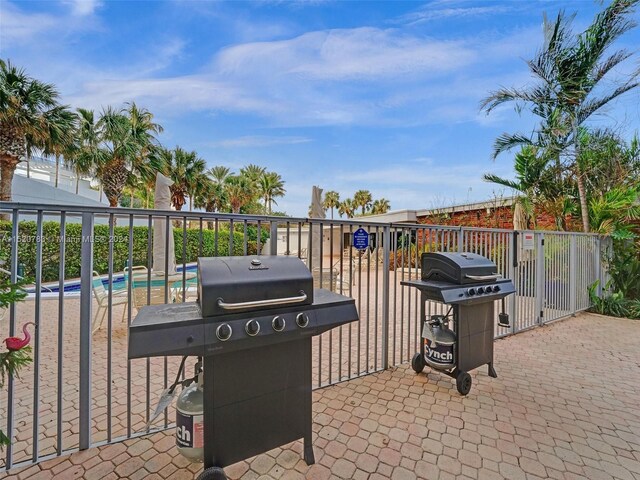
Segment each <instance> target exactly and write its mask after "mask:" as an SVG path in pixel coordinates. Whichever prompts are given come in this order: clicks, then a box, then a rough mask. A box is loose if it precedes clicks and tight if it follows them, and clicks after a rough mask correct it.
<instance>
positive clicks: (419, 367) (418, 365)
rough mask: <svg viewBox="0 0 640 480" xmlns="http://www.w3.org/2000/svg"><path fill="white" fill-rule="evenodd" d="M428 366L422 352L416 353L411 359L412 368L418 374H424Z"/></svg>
mask: <svg viewBox="0 0 640 480" xmlns="http://www.w3.org/2000/svg"><path fill="white" fill-rule="evenodd" d="M426 365H427V364H426V363H425V361H424V357H423V356H422V354H421V353H420V352H418V353H416V354H415V355H414V356H413V358H412V359H411V368H413V371H414V372H416V373H420V372H422V371H423V370H424V367H425V366H426Z"/></svg>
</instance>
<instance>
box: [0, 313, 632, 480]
mask: <svg viewBox="0 0 640 480" xmlns="http://www.w3.org/2000/svg"><path fill="white" fill-rule="evenodd" d="M495 350H496V362H495V363H496V370H497V371H498V375H499V377H498V378H497V379H492V378H489V377H488V376H487V375H486V371H485V369H479V370H476V371H474V372H472V376H473V382H474V385H473V388H472V390H471V393H470V394H469V395H468V396H467V397H461V396H460V395H459V394H458V393H457V391H456V389H455V387H454V386H453V381H452V380H451V379H450V378H449V377H446V376H443V375H439V374H437V373H433V372H429V374H428V375H424V374H422V375H416V374H415V373H413V371H412V370H411V369H410V367H408V366H406V365H403V366H401V367H398V368H393V369H390V370H387V371H384V372H381V373H376V374H372V375H368V376H365V377H361V378H358V379H355V380H351V381H348V382H344V383H341V384H338V385H335V386H331V387H327V388H324V389H321V390H317V391H315V392H314V397H313V398H314V426H313V427H314V432H315V435H314V448H315V455H316V461H317V463H316V465H314V466H311V467H308V466H307V465H306V464H305V463H304V462H303V461H302V460H301V458H300V454H301V447H302V445H301V442H294V443H292V444H290V445H287V446H285V447H283V448H278V449H275V450H273V451H270V452H268V453H266V454H263V455H259V456H257V457H255V458H252V459H248V460H247V461H243V462H240V463H238V464H235V465H233V466H230V467H228V468H227V469H226V471H227V474H228V475H229V477H230V478H231V479H246V480H250V479H257V478H261V479H329V478H336V479H354V480H365V479H369V480H378V479H389V478H390V479H392V480H404V479H416V478H423V479H436V478H437V479H440V480H449V479H501V478H506V479H509V480H520V479H522V480H534V479H542V478H554V479H567V480H570V479H588V480H591V479H607V480H613V479H620V480H640V407H639V400H640V368H639V367H640V363H639V358H640V356H639V355H640V354H639V352H640V322H638V321H633V320H625V319H615V318H609V317H603V316H599V315H593V314H580V315H578V316H577V317H574V318H568V319H566V320H563V321H559V322H555V323H553V324H550V325H547V326H544V327H540V328H536V329H533V330H529V331H526V332H523V333H520V334H518V335H514V336H510V337H507V338H503V339H500V340H497V341H496V344H495ZM172 433H173V432H172V431H169V432H162V433H156V434H153V435H148V436H145V437H141V438H137V439H131V440H128V441H126V442H123V443H117V444H113V445H108V446H104V447H100V448H92V449H89V450H86V451H83V452H78V453H74V454H72V455H70V456H65V457H60V458H56V459H54V460H50V461H45V462H43V463H41V464H39V465H34V466H29V467H25V468H23V469H21V470H13V471H11V472H10V474H5V475H4V476H2V475H0V478H11V479H20V480H22V479H32V480H41V479H52V478H55V479H57V480H66V479H74V478H85V479H89V480H92V479H96V480H97V479H100V480H112V479H119V478H121V479H132V480H135V479H149V480H154V479H192V478H195V475H194V473H196V472H198V471H199V469H200V468H201V466H199V465H197V464H189V463H188V462H187V461H186V460H185V459H183V458H182V457H181V456H180V455H179V454H178V453H177V451H176V449H175V448H174V438H173V436H172Z"/></svg>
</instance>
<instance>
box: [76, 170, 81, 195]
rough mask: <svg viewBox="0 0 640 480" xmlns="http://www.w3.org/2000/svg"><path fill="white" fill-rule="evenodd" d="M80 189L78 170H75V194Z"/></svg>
mask: <svg viewBox="0 0 640 480" xmlns="http://www.w3.org/2000/svg"><path fill="white" fill-rule="evenodd" d="M79 191H80V172H78V171H76V195H78V192H79Z"/></svg>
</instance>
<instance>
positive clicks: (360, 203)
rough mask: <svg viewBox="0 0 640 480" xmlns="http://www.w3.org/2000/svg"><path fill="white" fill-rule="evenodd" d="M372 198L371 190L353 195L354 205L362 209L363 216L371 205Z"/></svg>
mask: <svg viewBox="0 0 640 480" xmlns="http://www.w3.org/2000/svg"><path fill="white" fill-rule="evenodd" d="M371 201H372V197H371V192H370V191H369V190H358V191H357V192H356V193H354V194H353V203H354V204H355V206H356V207H361V208H362V215H364V214H365V213H366V210H367V207H369V205H371Z"/></svg>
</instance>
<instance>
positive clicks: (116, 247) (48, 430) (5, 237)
mask: <svg viewBox="0 0 640 480" xmlns="http://www.w3.org/2000/svg"><path fill="white" fill-rule="evenodd" d="M0 213H1V214H3V215H4V217H5V218H6V220H5V221H0V236H1V238H0V240H2V241H1V242H0V261H3V262H4V265H1V267H2V269H1V270H2V271H4V272H5V274H7V275H9V276H10V279H11V280H12V281H14V282H15V281H17V280H19V279H20V278H21V277H23V276H24V277H26V278H27V279H28V281H29V282H30V286H29V291H30V294H29V297H28V298H27V300H26V301H24V302H20V303H17V304H13V305H10V306H9V308H8V311H6V312H3V314H2V319H1V320H0V332H1V335H2V338H4V337H6V336H9V335H15V334H16V333H17V329H18V328H19V327H20V326H21V325H23V324H24V323H25V322H27V321H32V322H35V323H36V325H37V328H36V330H35V335H34V338H33V341H32V346H33V357H34V361H33V364H32V365H30V366H29V367H27V368H25V369H24V370H23V373H22V375H21V378H20V379H15V378H9V379H8V381H7V383H6V386H5V387H6V388H5V389H4V390H3V391H1V392H0V419H2V422H3V424H2V428H3V429H4V431H5V433H6V434H7V435H8V436H9V437H10V438H12V439H13V443H12V445H11V446H10V447H8V448H7V449H6V452H5V458H4V465H3V468H4V469H9V468H13V467H15V466H18V465H22V464H25V463H31V462H38V461H41V460H43V459H46V458H50V457H52V456H58V455H62V454H65V453H68V452H72V451H74V450H78V449H86V448H89V447H92V446H96V445H100V444H103V443H111V442H117V441H120V440H122V439H126V438H131V437H134V436H138V435H143V434H146V433H148V432H149V431H155V430H160V429H164V428H168V427H169V426H170V425H171V424H172V419H170V418H169V417H168V416H167V415H166V414H165V415H164V416H163V417H161V418H159V419H158V420H157V421H155V422H154V423H153V424H152V425H151V426H150V427H149V428H148V427H147V422H148V420H149V416H150V414H151V412H152V411H153V409H154V407H155V402H156V401H157V399H158V397H159V395H160V392H161V391H162V390H163V389H164V388H166V387H167V385H168V381H169V378H170V377H171V376H172V375H174V374H175V372H176V370H177V359H174V358H157V359H141V360H133V361H129V360H128V359H127V325H128V324H129V323H130V322H131V320H132V318H134V317H135V315H136V311H137V309H138V308H140V307H141V306H143V305H147V304H154V303H171V302H188V301H193V300H194V299H195V295H196V282H197V279H196V278H195V273H194V271H195V263H194V262H195V260H196V258H197V257H198V256H211V255H247V254H249V255H254V254H255V255H295V256H297V257H299V258H301V259H302V260H303V261H304V262H305V263H306V264H307V266H308V267H309V269H310V271H311V272H312V275H313V278H314V284H315V286H316V287H322V288H328V289H331V290H333V291H336V292H339V293H343V294H345V295H349V296H352V297H353V298H355V299H356V305H357V307H358V311H359V313H360V322H356V323H354V324H350V325H345V326H342V327H340V328H337V329H334V330H332V331H330V332H327V333H325V334H323V335H322V336H320V337H317V338H315V339H314V346H313V349H314V350H313V354H314V364H313V379H314V385H315V386H316V387H318V388H319V387H324V386H327V385H332V384H335V383H337V382H341V381H346V380H349V379H352V378H356V377H358V376H362V375H367V374H370V373H373V372H378V371H380V370H384V369H386V368H388V367H389V366H393V365H398V364H401V363H403V362H406V361H408V360H409V359H410V358H411V356H412V355H413V354H414V353H415V352H416V351H417V350H418V348H419V343H418V342H419V338H420V335H419V334H420V332H419V324H420V319H419V313H418V312H419V311H420V305H419V303H418V302H419V295H418V294H417V293H416V292H415V291H413V289H411V288H407V287H403V286H401V285H400V282H401V281H402V280H406V279H409V278H418V277H419V276H420V255H421V253H422V252H425V251H437V250H440V251H471V252H475V253H479V254H481V255H484V256H487V257H489V258H490V259H491V260H493V261H494V262H495V263H496V265H497V266H498V270H499V273H501V274H502V275H503V276H504V277H507V278H511V279H513V280H514V282H515V284H516V290H517V293H516V295H512V296H510V297H509V298H508V301H507V308H508V312H509V313H510V316H511V319H512V322H511V325H512V326H511V327H510V328H509V329H504V328H501V327H498V326H497V322H496V337H499V336H504V335H508V334H512V333H517V332H519V331H521V330H523V329H526V328H529V327H532V326H535V325H538V324H541V323H544V322H547V321H550V320H554V319H558V318H561V317H564V316H567V315H570V314H573V313H575V312H577V311H580V310H583V309H586V308H588V307H589V297H588V295H587V287H588V286H589V285H590V284H592V283H593V282H595V281H596V280H600V279H601V277H602V275H603V272H602V268H601V265H602V262H601V261H600V257H601V249H602V243H603V239H602V238H601V237H598V236H595V235H583V234H576V233H559V232H514V231H510V230H498V229H477V228H461V227H443V226H432V225H420V224H388V223H372V222H366V221H365V220H366V219H365V218H362V219H352V220H329V219H307V218H284V217H264V216H247V215H227V214H217V213H216V214H209V213H204V212H175V211H170V212H168V211H153V210H137V209H121V208H118V209H110V208H106V207H105V208H94V207H82V206H52V205H31V204H18V203H0ZM156 224H161V225H162V230H164V244H163V245H161V244H160V243H157V244H156V245H154V234H153V228H154V225H156ZM360 228H362V229H364V230H366V231H367V232H368V235H369V246H368V248H366V249H364V250H357V249H355V248H354V247H353V245H352V239H353V234H354V232H355V231H356V230H358V229H360ZM171 243H173V244H174V255H173V256H171V255H166V254H165V255H164V256H163V259H164V265H160V267H159V266H158V265H155V266H154V265H153V257H154V248H161V249H163V250H164V252H169V251H170V250H171ZM174 257H175V259H176V263H177V266H176V271H175V272H173V271H172V269H171V263H172V259H173V258H174ZM154 267H155V271H154ZM158 270H160V271H162V272H163V273H162V274H160V275H158V274H157V271H158ZM432 313H443V312H442V306H441V305H438V304H436V303H430V304H429V305H427V314H428V315H429V314H432Z"/></svg>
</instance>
